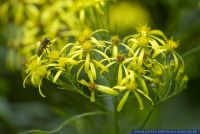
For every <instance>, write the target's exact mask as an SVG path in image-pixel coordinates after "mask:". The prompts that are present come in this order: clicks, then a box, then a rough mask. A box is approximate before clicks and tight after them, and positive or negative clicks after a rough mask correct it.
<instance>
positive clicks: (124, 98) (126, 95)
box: [117, 91, 129, 112]
mask: <svg viewBox="0 0 200 134" xmlns="http://www.w3.org/2000/svg"><path fill="white" fill-rule="evenodd" d="M128 96H129V91H127V92H126V93H125V94H124V96H123V97H122V99H121V100H120V102H119V104H118V106H117V111H118V112H120V111H121V109H122V108H123V106H124V104H125V102H126V100H127V99H128Z"/></svg>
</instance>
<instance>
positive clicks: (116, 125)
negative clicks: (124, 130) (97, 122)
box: [113, 97, 119, 134]
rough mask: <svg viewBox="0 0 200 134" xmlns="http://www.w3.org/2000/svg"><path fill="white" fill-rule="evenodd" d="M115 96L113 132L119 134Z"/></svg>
mask: <svg viewBox="0 0 200 134" xmlns="http://www.w3.org/2000/svg"><path fill="white" fill-rule="evenodd" d="M117 102H118V101H117V97H115V100H114V105H115V107H114V108H115V109H114V113H113V114H114V115H113V116H114V124H115V134H119V116H118V114H119V113H118V111H117Z"/></svg>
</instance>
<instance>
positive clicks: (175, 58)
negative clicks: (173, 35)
mask: <svg viewBox="0 0 200 134" xmlns="http://www.w3.org/2000/svg"><path fill="white" fill-rule="evenodd" d="M172 54H173V57H174V64H175V67H174V70H175V71H176V70H177V69H178V58H177V57H176V55H175V54H174V53H172Z"/></svg>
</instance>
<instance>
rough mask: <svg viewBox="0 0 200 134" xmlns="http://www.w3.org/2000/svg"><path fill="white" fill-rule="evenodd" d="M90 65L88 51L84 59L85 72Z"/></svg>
mask: <svg viewBox="0 0 200 134" xmlns="http://www.w3.org/2000/svg"><path fill="white" fill-rule="evenodd" d="M89 66H90V53H87V55H86V59H85V72H86V73H87V72H88V70H89Z"/></svg>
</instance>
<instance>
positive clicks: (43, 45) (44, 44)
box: [37, 38, 51, 56]
mask: <svg viewBox="0 0 200 134" xmlns="http://www.w3.org/2000/svg"><path fill="white" fill-rule="evenodd" d="M49 44H51V41H50V39H49V38H44V39H43V40H42V41H41V43H40V47H39V48H38V50H37V55H38V56H40V55H41V54H42V53H43V51H44V49H46V48H47V46H48V45H49Z"/></svg>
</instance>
